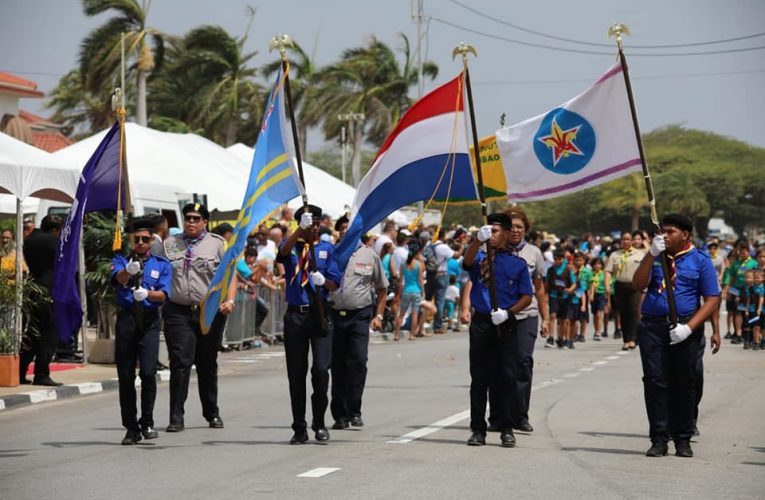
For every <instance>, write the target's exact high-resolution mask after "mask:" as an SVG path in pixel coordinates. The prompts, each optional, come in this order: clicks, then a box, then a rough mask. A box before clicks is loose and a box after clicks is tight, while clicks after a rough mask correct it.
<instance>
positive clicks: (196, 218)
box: [183, 215, 202, 222]
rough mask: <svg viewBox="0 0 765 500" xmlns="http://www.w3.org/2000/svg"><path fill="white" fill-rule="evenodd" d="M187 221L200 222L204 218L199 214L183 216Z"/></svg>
mask: <svg viewBox="0 0 765 500" xmlns="http://www.w3.org/2000/svg"><path fill="white" fill-rule="evenodd" d="M183 220H185V221H186V222H199V221H201V220H202V217H200V216H199V215H187V216H185V217H184V218H183Z"/></svg>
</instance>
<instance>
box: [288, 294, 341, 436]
mask: <svg viewBox="0 0 765 500" xmlns="http://www.w3.org/2000/svg"><path fill="white" fill-rule="evenodd" d="M325 304H326V303H325ZM324 312H325V313H329V307H325V308H324ZM309 345H310V348H311V354H312V357H313V362H312V364H311V385H312V386H313V394H311V411H312V413H313V423H312V425H311V428H312V429H314V430H316V429H320V428H323V427H325V425H324V413H326V411H327V404H328V398H327V390H328V389H329V367H330V364H331V363H332V335H331V334H326V333H324V332H323V331H322V329H321V326H320V325H319V323H318V320H317V319H316V318H315V316H313V315H311V313H310V312H308V311H307V310H306V311H300V310H298V309H296V308H295V307H294V306H289V307H288V308H287V312H286V313H284V355H285V357H286V358H287V378H288V380H289V385H290V404H291V407H292V429H293V430H295V431H296V432H297V431H302V430H305V428H306V420H305V406H306V405H305V396H306V389H305V377H306V375H308V347H309Z"/></svg>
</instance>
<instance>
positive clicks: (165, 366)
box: [157, 361, 167, 372]
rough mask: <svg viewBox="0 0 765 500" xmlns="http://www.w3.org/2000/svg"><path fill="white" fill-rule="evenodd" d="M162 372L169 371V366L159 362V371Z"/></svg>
mask: <svg viewBox="0 0 765 500" xmlns="http://www.w3.org/2000/svg"><path fill="white" fill-rule="evenodd" d="M162 370H167V365H165V364H164V363H162V362H161V361H157V371H158V372H161V371H162Z"/></svg>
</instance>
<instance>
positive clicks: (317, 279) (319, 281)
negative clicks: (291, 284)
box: [311, 271, 327, 286]
mask: <svg viewBox="0 0 765 500" xmlns="http://www.w3.org/2000/svg"><path fill="white" fill-rule="evenodd" d="M311 281H313V285H314V286H324V282H326V281H327V280H326V278H324V275H323V274H321V273H320V272H319V271H316V272H315V273H311Z"/></svg>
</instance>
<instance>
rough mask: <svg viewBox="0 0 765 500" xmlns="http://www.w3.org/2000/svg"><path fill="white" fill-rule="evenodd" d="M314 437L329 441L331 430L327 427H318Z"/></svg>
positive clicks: (317, 439) (318, 439)
mask: <svg viewBox="0 0 765 500" xmlns="http://www.w3.org/2000/svg"><path fill="white" fill-rule="evenodd" d="M313 437H315V438H316V441H322V442H323V441H329V431H328V430H327V428H326V427H320V428H318V429H316V431H315V432H314V435H313Z"/></svg>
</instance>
